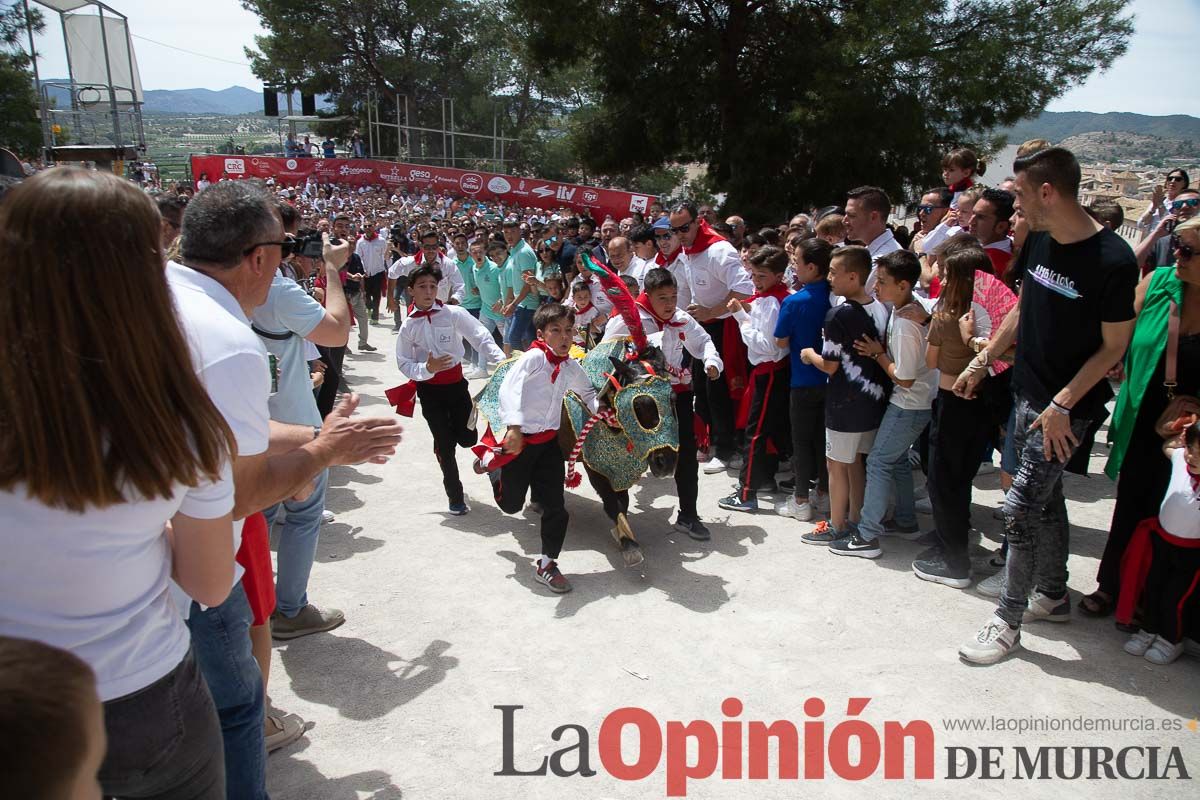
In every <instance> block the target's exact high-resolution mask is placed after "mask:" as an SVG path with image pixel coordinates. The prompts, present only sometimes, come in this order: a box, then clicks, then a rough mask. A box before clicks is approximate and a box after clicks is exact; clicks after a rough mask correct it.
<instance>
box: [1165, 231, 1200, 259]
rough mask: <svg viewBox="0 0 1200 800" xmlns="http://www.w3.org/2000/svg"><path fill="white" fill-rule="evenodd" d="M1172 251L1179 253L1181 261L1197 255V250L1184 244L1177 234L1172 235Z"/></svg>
mask: <svg viewBox="0 0 1200 800" xmlns="http://www.w3.org/2000/svg"><path fill="white" fill-rule="evenodd" d="M1171 249H1172V250H1174V251H1175V252H1176V253H1178V254H1179V258H1181V259H1187V258H1191V257H1192V256H1194V255H1196V248H1194V247H1191V246H1189V245H1186V244H1184V243H1183V242H1182V241H1181V240H1180V238H1179V234H1177V233H1175V234H1171Z"/></svg>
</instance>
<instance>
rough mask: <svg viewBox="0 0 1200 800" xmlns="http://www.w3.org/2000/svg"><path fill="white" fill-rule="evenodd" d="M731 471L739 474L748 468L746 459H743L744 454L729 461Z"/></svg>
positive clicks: (739, 454)
mask: <svg viewBox="0 0 1200 800" xmlns="http://www.w3.org/2000/svg"><path fill="white" fill-rule="evenodd" d="M728 466H729V469H731V470H733V471H734V472H739V471H740V470H741V469H742V467H744V466H746V459H744V458H742V454H741V453H738V454H736V455H734V457H733V458H731V459H729V465H728Z"/></svg>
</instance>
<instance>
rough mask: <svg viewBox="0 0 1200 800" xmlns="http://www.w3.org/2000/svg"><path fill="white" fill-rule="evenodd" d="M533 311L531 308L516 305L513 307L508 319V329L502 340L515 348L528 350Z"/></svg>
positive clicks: (531, 335) (530, 340) (532, 335)
mask: <svg viewBox="0 0 1200 800" xmlns="http://www.w3.org/2000/svg"><path fill="white" fill-rule="evenodd" d="M533 312H534V309H532V308H524V307H522V306H517V307H516V308H514V309H513V315H512V319H510V320H509V321H508V331H507V332H506V333H505V335H504V341H506V342H508V343H509V344H510V345H511V346H512V347H514V348H516V349H517V350H528V349H529V345H530V343H531V342H533V337H534V331H533Z"/></svg>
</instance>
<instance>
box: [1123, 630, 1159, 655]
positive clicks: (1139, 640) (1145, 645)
mask: <svg viewBox="0 0 1200 800" xmlns="http://www.w3.org/2000/svg"><path fill="white" fill-rule="evenodd" d="M1157 638H1158V637H1157V636H1155V635H1154V634H1153V633H1150V631H1138V632H1137V633H1135V634H1134V635H1133V636H1130V637H1129V641H1127V642H1126V643H1125V652H1126V653H1129V655H1131V656H1144V655H1146V651H1147V650H1149V649H1150V645H1152V644H1154V640H1155V639H1157Z"/></svg>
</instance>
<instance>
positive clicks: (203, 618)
mask: <svg viewBox="0 0 1200 800" xmlns="http://www.w3.org/2000/svg"><path fill="white" fill-rule="evenodd" d="M252 621H253V615H252V614H251V613H250V603H249V602H248V601H247V600H246V592H245V591H244V590H243V589H242V584H241V583H238V585H237V586H234V587H233V591H232V592H230V593H229V597H228V598H227V599H226V600H225V602H224V603H221V605H219V606H213V607H211V608H207V609H204V610H201V609H200V605H199V604H198V603H192V609H191V613H190V614H188V620H187V625H188V628H189V629H190V630H191V632H192V650H193V651H194V652H195V654H196V661H197V662H198V663H199V664H200V672H201V673H202V674H203V675H204V680H205V682H206V683H208V690H209V691H210V692H211V693H212V699H213V704H214V705H216V707H217V716H218V717H220V719H221V739H222V742H223V744H224V746H225V793H226V797H227V798H228V800H242V798H245V799H246V800H265V798H266V797H267V747H266V742H265V740H264V739H263V713H264V709H263V699H264V698H263V681H262V672H260V671H259V669H258V662H257V661H255V660H254V653H252V652H251V650H250V623H251V622H252Z"/></svg>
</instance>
